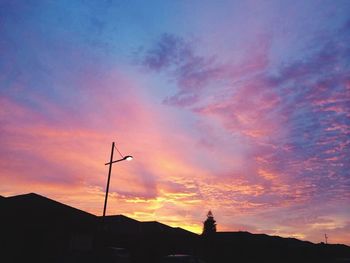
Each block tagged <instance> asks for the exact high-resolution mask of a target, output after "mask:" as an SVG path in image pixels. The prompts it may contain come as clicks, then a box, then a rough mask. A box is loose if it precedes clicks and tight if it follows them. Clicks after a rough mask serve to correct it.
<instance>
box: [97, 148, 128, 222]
mask: <svg viewBox="0 0 350 263" xmlns="http://www.w3.org/2000/svg"><path fill="white" fill-rule="evenodd" d="M114 148H116V147H115V143H114V142H113V143H112V151H111V159H110V161H109V163H105V165H109V171H108V179H107V187H106V196H105V205H104V207H103V218H105V216H106V208H107V198H108V190H109V181H110V179H111V172H112V164H113V163H117V162H121V161H125V160H127V161H131V160H132V159H133V157H132V156H131V155H127V156H123V155H122V154H120V152H119V151H118V149H117V151H118V152H119V154H120V155H121V156H122V157H123V158H121V159H119V160H116V161H113V153H114Z"/></svg>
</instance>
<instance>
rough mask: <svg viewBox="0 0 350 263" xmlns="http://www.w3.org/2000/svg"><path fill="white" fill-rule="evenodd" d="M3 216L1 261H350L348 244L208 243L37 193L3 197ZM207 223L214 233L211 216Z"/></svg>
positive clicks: (247, 238)
mask: <svg viewBox="0 0 350 263" xmlns="http://www.w3.org/2000/svg"><path fill="white" fill-rule="evenodd" d="M0 215H1V216H0V262H9V263H12V262H21V263H22V262H39V263H40V262H45V263H46V262H53V263H58V262H67V263H73V262H75V263H80V262H82V263H94V262H104V263H110V262H116V261H115V260H113V258H111V259H110V258H109V256H110V255H109V254H110V253H114V254H115V253H116V252H118V253H119V254H120V253H121V251H124V252H125V254H129V255H130V263H148V262H152V263H164V261H163V259H164V258H165V257H166V256H167V255H174V254H187V255H193V256H194V257H195V258H201V259H203V260H204V262H205V263H217V262H247V263H249V262H254V263H255V262H259V263H260V262H268V263H277V262H278V263H280V262H285V263H294V262H298V263H299V262H300V263H303V262H305V263H306V262H307V263H316V262H317V263H329V262H342V263H344V262H350V248H349V247H348V246H345V245H335V244H334V245H333V244H331V245H330V244H328V245H326V244H324V243H323V244H322V243H321V244H313V243H311V242H307V241H300V240H297V239H294V238H281V237H275V236H268V235H264V234H251V233H248V232H217V233H216V234H215V235H211V236H210V238H208V236H201V235H197V234H194V233H192V232H189V231H186V230H184V229H181V228H174V227H170V226H167V225H165V224H162V223H159V222H156V221H154V222H140V221H137V220H134V219H131V218H128V217H126V216H122V215H116V216H106V217H105V218H104V219H103V218H102V217H98V216H95V215H92V214H89V213H86V212H84V211H81V210H78V209H76V208H73V207H70V206H67V205H64V204H62V203H59V202H56V201H54V200H51V199H48V198H46V197H43V196H40V195H37V194H26V195H20V196H14V197H5V198H4V197H1V196H0ZM102 221H103V222H104V224H101V222H102ZM206 221H208V222H209V223H207V224H208V226H209V227H208V228H207V229H210V230H209V231H212V232H211V233H215V231H216V225H215V220H214V217H213V214H212V213H211V212H210V213H208V218H207V220H206ZM124 252H123V253H124ZM117 262H119V261H117Z"/></svg>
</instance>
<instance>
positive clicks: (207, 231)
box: [202, 211, 216, 236]
mask: <svg viewBox="0 0 350 263" xmlns="http://www.w3.org/2000/svg"><path fill="white" fill-rule="evenodd" d="M214 233H216V221H215V220H214V216H213V213H212V212H211V211H209V212H208V214H207V219H206V220H205V221H204V222H203V233H202V235H203V236H208V235H212V234H214Z"/></svg>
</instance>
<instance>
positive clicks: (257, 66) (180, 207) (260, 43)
mask: <svg viewBox="0 0 350 263" xmlns="http://www.w3.org/2000/svg"><path fill="white" fill-rule="evenodd" d="M349 43H350V1H348V0H344V1H342V0H337V1H334V0H330V1H326V0H324V1H321V0H317V1H316V0H315V1H311V0H310V1H304V0H297V1H296V0H291V1H286V0H284V1H281V0H276V1H272V0H268V1H257V0H256V1H253V0H247V1H233V0H231V1H224V0H220V1H219V0H218V1H216V0H212V1H205V0H188V1H186V0H179V1H170V0H169V1H164V0H159V1H142V0H140V1H122V0H120V1H102V0H101V1H99V0H96V1H87V0H81V1H78V0H75V1H71V0H66V1H64V0H60V1H54V0H42V1H40V0H32V1H30V0H28V1H27V0H0V195H3V196H11V195H17V194H24V193H29V192H35V193H38V194H41V195H44V196H47V197H49V198H52V199H55V200H58V201H60V202H63V203H66V204H69V205H71V206H74V207H77V208H79V209H82V210H85V211H88V212H91V213H94V214H96V215H101V214H102V211H103V201H104V192H105V186H106V180H107V174H108V167H107V166H105V165H104V163H105V162H107V161H108V160H109V156H110V151H111V144H112V142H113V141H115V142H116V145H117V147H118V149H119V150H120V151H121V152H122V154H124V155H133V156H134V160H133V161H131V162H126V161H125V162H119V163H116V164H115V165H114V166H113V170H112V178H111V186H110V196H109V203H108V209H107V213H108V214H124V215H126V216H129V217H132V218H134V219H137V220H142V221H149V220H157V221H160V222H162V223H165V224H169V225H171V226H179V227H183V228H186V229H188V230H191V231H194V232H196V233H201V230H202V222H203V221H204V220H205V218H206V214H207V212H208V210H212V212H213V214H214V218H215V219H216V221H217V224H218V230H219V231H238V230H241V231H250V232H252V233H266V234H270V235H280V236H284V237H296V238H299V239H303V240H310V241H313V242H317V243H318V242H322V241H324V234H325V233H327V235H328V236H329V240H328V241H329V242H330V243H345V244H348V245H350V44H349ZM119 157H120V156H118V155H116V156H115V158H119Z"/></svg>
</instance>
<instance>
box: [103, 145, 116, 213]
mask: <svg viewBox="0 0 350 263" xmlns="http://www.w3.org/2000/svg"><path fill="white" fill-rule="evenodd" d="M114 147H115V146H114V142H113V143H112V150H111V159H110V161H109V170H108V179H107V187H106V196H105V205H104V207H103V218H104V217H105V216H106V208H107V198H108V190H109V181H110V180H111V172H112V163H113V153H114Z"/></svg>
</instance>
